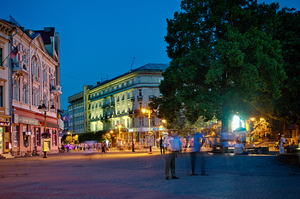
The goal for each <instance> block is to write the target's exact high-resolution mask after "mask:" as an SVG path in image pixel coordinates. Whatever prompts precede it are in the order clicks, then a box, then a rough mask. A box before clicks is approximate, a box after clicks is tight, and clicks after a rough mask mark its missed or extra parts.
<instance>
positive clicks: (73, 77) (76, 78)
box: [60, 74, 94, 83]
mask: <svg viewBox="0 0 300 199" xmlns="http://www.w3.org/2000/svg"><path fill="white" fill-rule="evenodd" d="M60 75H61V76H65V77H68V78H71V79H77V80H80V81H84V82H92V81H90V80H85V79H80V78H76V77H71V76H68V75H64V74H60ZM93 83H94V82H93Z"/></svg>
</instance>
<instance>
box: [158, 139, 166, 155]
mask: <svg viewBox="0 0 300 199" xmlns="http://www.w3.org/2000/svg"><path fill="white" fill-rule="evenodd" d="M159 147H160V154H163V153H164V154H165V147H164V140H163V138H162V137H160V140H159Z"/></svg>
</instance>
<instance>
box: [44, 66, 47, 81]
mask: <svg viewBox="0 0 300 199" xmlns="http://www.w3.org/2000/svg"><path fill="white" fill-rule="evenodd" d="M44 82H47V72H46V69H44Z"/></svg>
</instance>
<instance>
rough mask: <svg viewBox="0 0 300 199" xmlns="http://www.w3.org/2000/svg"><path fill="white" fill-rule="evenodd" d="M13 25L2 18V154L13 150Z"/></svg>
mask: <svg viewBox="0 0 300 199" xmlns="http://www.w3.org/2000/svg"><path fill="white" fill-rule="evenodd" d="M13 30H14V29H13V26H12V25H10V24H9V23H6V22H5V21H2V20H0V156H2V155H3V154H5V153H10V151H11V147H12V145H11V95H10V90H11V78H10V76H11V71H10V67H9V66H10V64H11V62H10V59H9V58H8V57H9V55H10V52H11V50H10V49H11V37H12V35H13Z"/></svg>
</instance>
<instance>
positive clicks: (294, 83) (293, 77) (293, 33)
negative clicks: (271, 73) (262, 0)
mask: <svg viewBox="0 0 300 199" xmlns="http://www.w3.org/2000/svg"><path fill="white" fill-rule="evenodd" d="M278 16H279V22H280V26H279V27H278V28H277V29H276V31H274V38H275V39H277V40H279V41H280V44H281V46H282V56H283V60H284V65H283V66H284V70H285V73H286V75H287V77H288V78H287V79H286V80H285V81H284V82H283V84H282V85H281V87H280V90H281V93H282V96H281V97H280V98H278V99H274V98H272V97H270V96H267V95H264V96H265V97H261V98H260V100H259V101H258V102H257V103H255V104H254V105H255V107H256V108H257V109H259V110H260V111H261V112H263V113H265V114H267V115H268V116H269V117H271V118H274V119H277V120H280V121H283V122H286V123H291V122H294V123H297V124H300V115H299V113H300V101H299V99H300V89H299V86H300V35H299V32H300V12H299V11H295V9H289V8H283V9H282V10H281V11H279V12H278Z"/></svg>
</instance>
